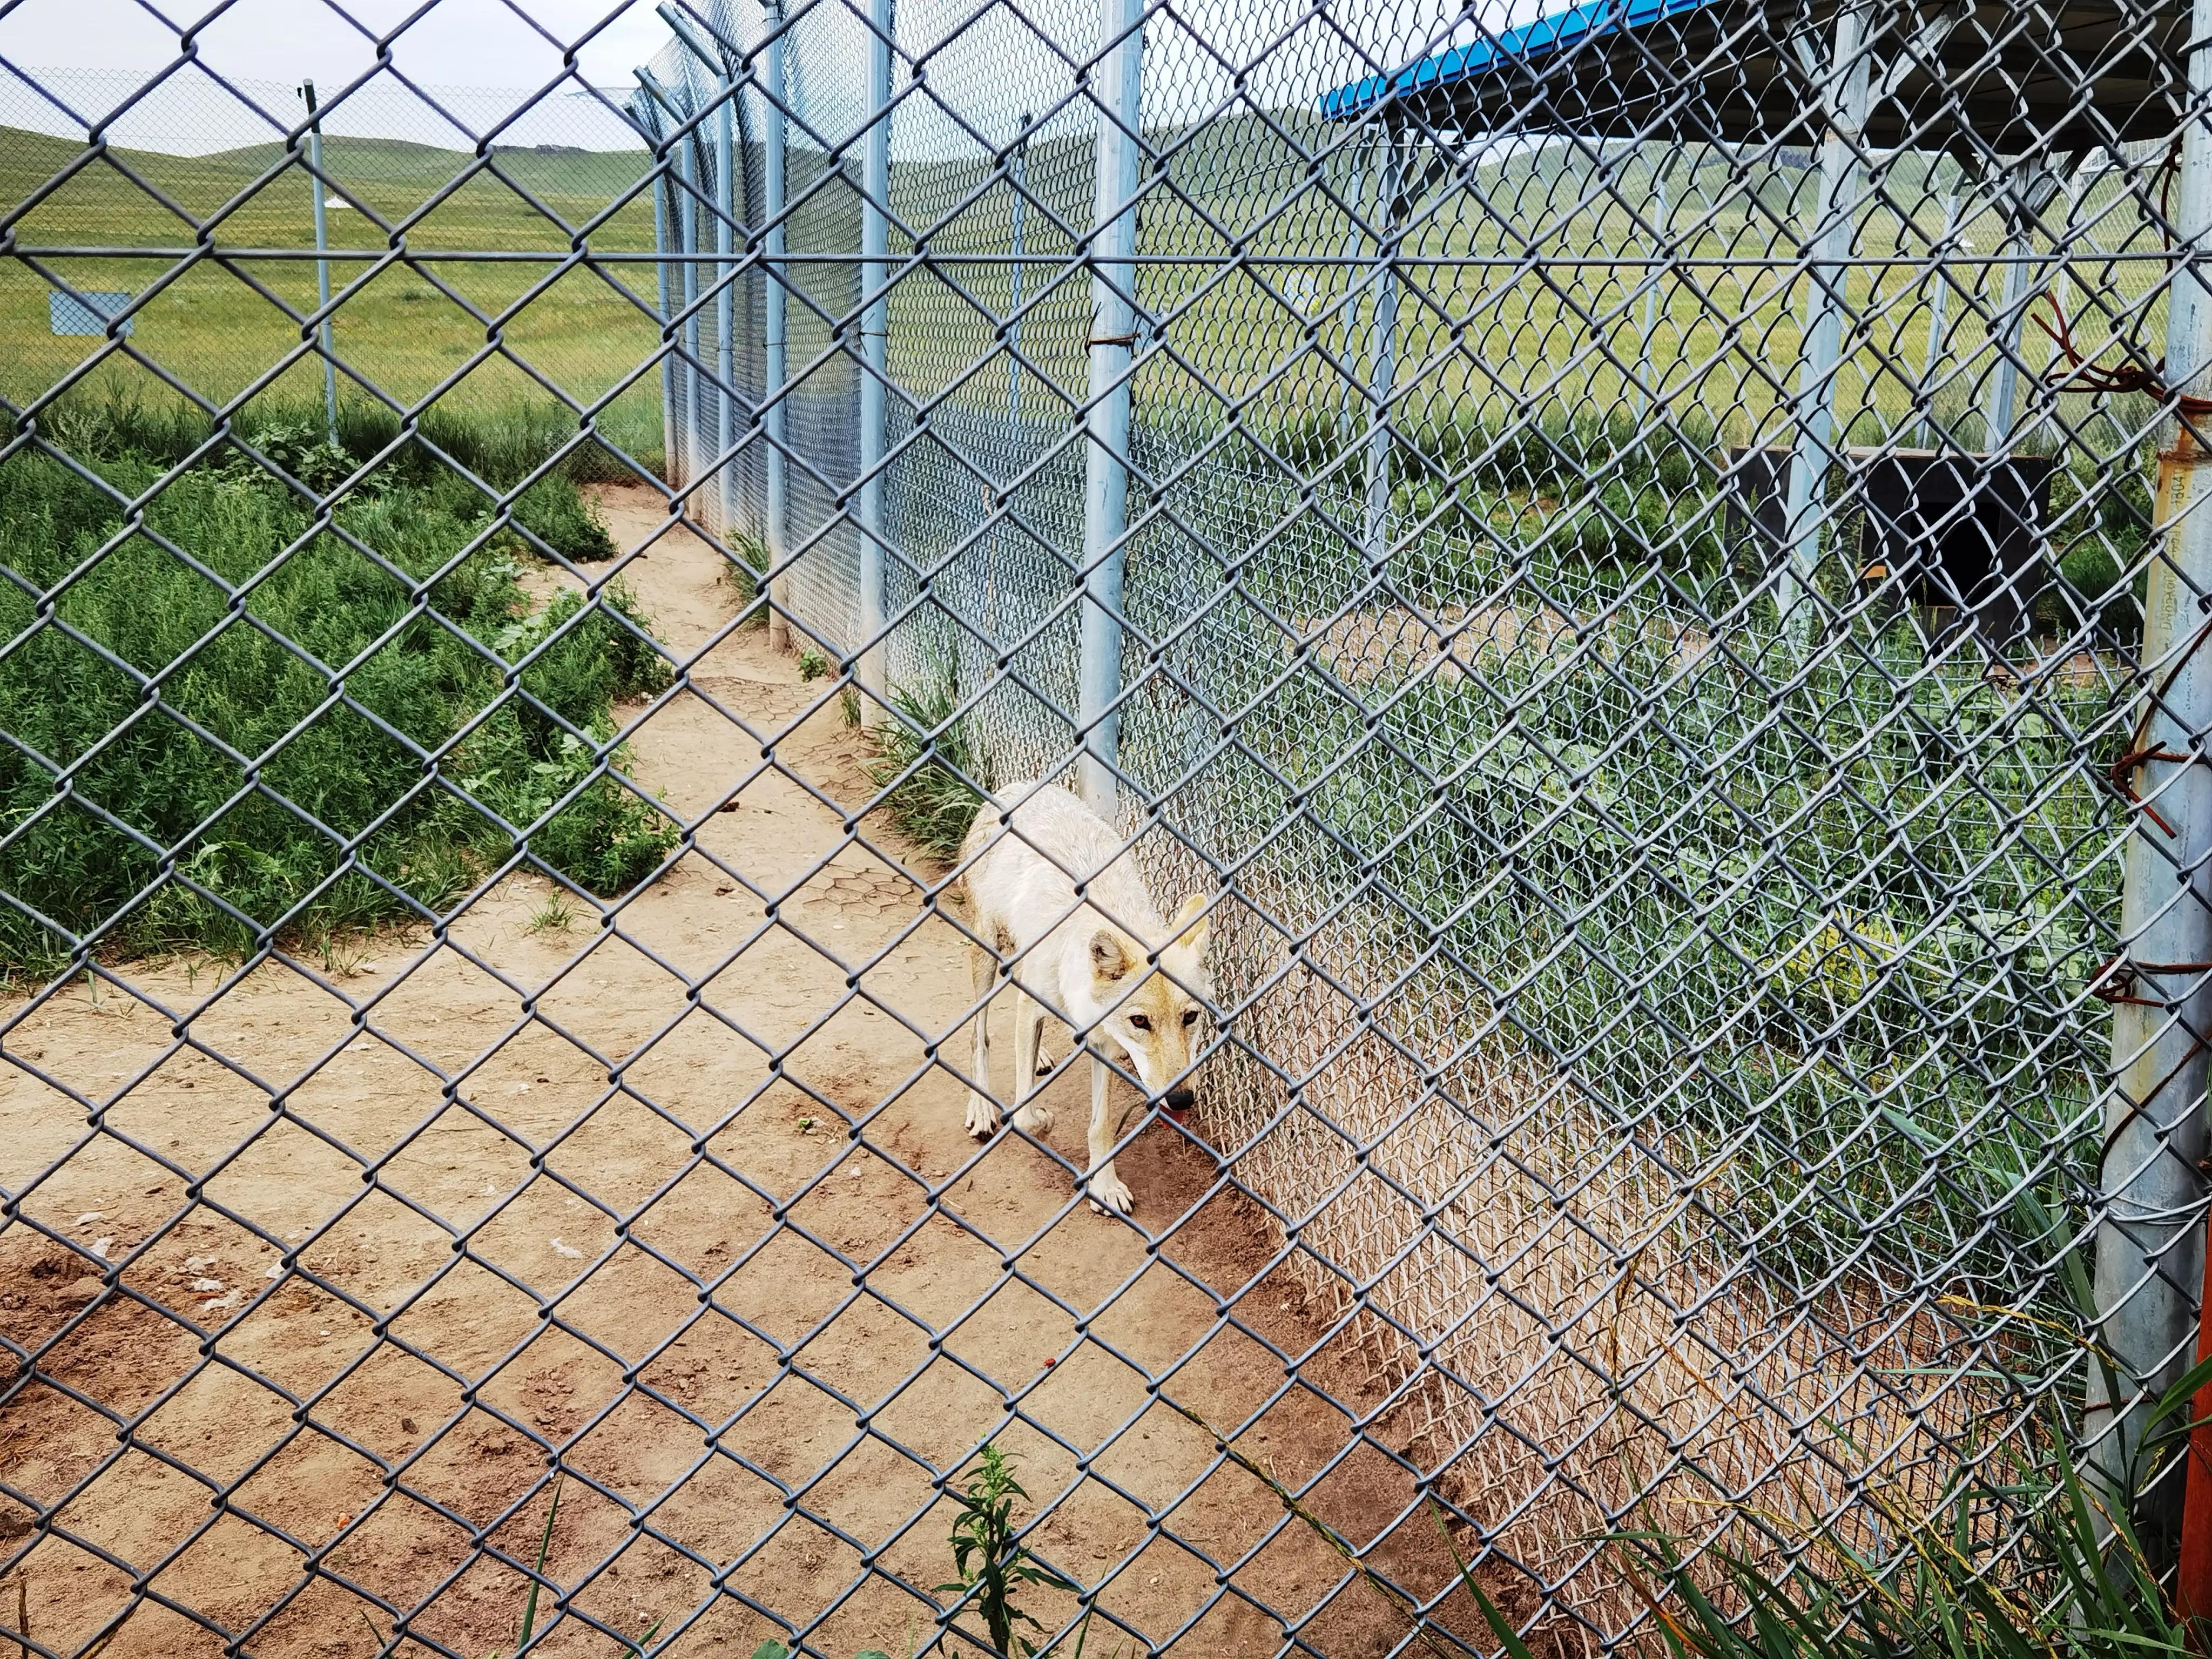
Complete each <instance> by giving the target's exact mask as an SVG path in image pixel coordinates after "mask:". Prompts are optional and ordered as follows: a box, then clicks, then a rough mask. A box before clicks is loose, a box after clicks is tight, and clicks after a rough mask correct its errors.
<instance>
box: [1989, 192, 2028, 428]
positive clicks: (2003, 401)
mask: <svg viewBox="0 0 2212 1659" xmlns="http://www.w3.org/2000/svg"><path fill="white" fill-rule="evenodd" d="M2040 173H2042V165H2041V163H2040V162H2039V161H2016V162H2015V163H2014V164H2013V165H2012V166H2011V167H2008V168H2006V169H2005V180H2004V191H2003V197H2004V216H2005V245H2004V246H2005V255H2006V260H2007V263H2006V264H2005V275H2004V299H2003V301H2002V302H2001V303H2000V304H1999V306H1998V307H1997V325H1996V329H1995V330H1994V331H1993V333H1994V335H1995V338H1994V340H1993V342H1992V343H1993V344H1994V345H1995V346H1996V354H1997V358H1996V371H1995V373H1994V374H1992V375H1991V376H1990V400H1989V404H1988V406H1987V408H1986V409H1985V410H1984V423H1985V427H1986V433H1985V436H1984V441H1983V447H1984V448H1985V449H1989V450H1992V451H1995V450H2000V449H2002V448H2003V447H2005V441H2006V440H2007V439H2008V438H2010V437H2011V436H2012V428H2013V422H2014V420H2015V415H2016V412H2017V410H2018V409H2019V406H2020V343H2021V323H2022V322H2023V321H2025V320H2026V318H2027V307H2028V304H2029V302H2030V299H2031V293H2030V289H2029V285H2028V279H2029V277H2030V276H2032V275H2033V271H2032V270H2030V258H2031V255H2032V254H2033V240H2032V238H2033V235H2034V228H2035V213H2034V210H2033V207H2032V206H2031V203H2030V198H2031V197H2032V196H2033V193H2034V191H2033V186H2034V183H2035V180H2036V179H2037V178H2038V177H2039V175H2040Z"/></svg>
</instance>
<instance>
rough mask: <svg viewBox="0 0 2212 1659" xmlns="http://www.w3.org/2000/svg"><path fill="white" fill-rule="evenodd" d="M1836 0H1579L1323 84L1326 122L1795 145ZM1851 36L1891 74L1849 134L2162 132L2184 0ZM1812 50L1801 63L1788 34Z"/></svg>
mask: <svg viewBox="0 0 2212 1659" xmlns="http://www.w3.org/2000/svg"><path fill="white" fill-rule="evenodd" d="M1842 3H1845V0H1583V3H1581V4H1579V5H1576V6H1571V7H1569V8H1568V9H1565V10H1564V11H1555V12H1551V13H1548V14H1547V15H1544V16H1541V17H1538V18H1536V19H1534V21H1530V22H1527V23H1522V24H1518V25H1516V27H1512V28H1510V29H1503V30H1499V31H1498V32H1496V33H1487V34H1485V35H1484V36H1483V37H1482V38H1481V39H1480V40H1474V41H1470V42H1468V44H1466V45H1464V46H1454V47H1453V48H1451V49H1450V50H1449V51H1448V52H1437V53H1435V54H1434V55H1432V56H1431V57H1427V58H1422V59H1421V60H1420V61H1419V63H1416V64H1408V65H1407V66H1406V67H1405V68H1403V69H1400V70H1393V71H1391V72H1390V73H1389V74H1387V75H1371V76H1367V77H1365V78H1364V79H1363V80H1358V81H1355V82H1351V83H1349V84H1348V85H1346V86H1341V87H1339V88H1335V89H1334V91H1332V92H1329V93H1327V94H1324V95H1323V96H1322V100H1321V112H1322V117H1323V118H1326V119H1328V120H1331V121H1344V120H1351V119H1354V118H1360V117H1364V116H1367V115H1369V114H1370V112H1376V111H1377V110H1380V111H1381V112H1383V115H1384V117H1385V118H1395V117H1397V116H1400V115H1402V116H1404V117H1406V118H1409V119H1413V120H1417V121H1419V123H1421V124H1422V125H1425V126H1426V127H1428V128H1430V129H1431V130H1432V131H1457V132H1460V133H1462V134H1474V133H1525V134H1530V135H1535V134H1547V133H1559V132H1574V133H1579V134H1583V135H1585V136H1589V137H1605V138H1661V139H1669V140H1673V141H1674V142H1678V143H1705V142H1712V141H1721V142H1725V143H1744V142H1746V141H1750V142H1753V143H1761V142H1763V143H1790V144H1802V143H1808V142H1812V141H1814V140H1816V139H1817V138H1818V137H1819V132H1818V129H1819V127H1820V124H1821V122H1822V121H1823V120H1824V119H1825V116H1826V109H1827V107H1828V98H1827V88H1826V69H1825V68H1824V67H1823V65H1824V64H1825V61H1826V58H1827V55H1828V52H1829V50H1830V44H1831V42H1830V36H1831V35H1832V32H1833V27H1834V22H1835V17H1836V13H1837V9H1838V5H1839V4H1842ZM1866 15H1867V22H1868V39H1867V46H1866V49H1867V51H1868V52H1869V54H1870V55H1871V56H1872V57H1873V58H1874V59H1875V63H1876V64H1877V65H1886V66H1889V67H1890V68H1891V69H1892V70H1893V73H1891V74H1889V75H1887V76H1882V77H1881V80H1880V81H1879V82H1878V84H1880V86H1881V93H1880V94H1879V95H1878V96H1877V97H1876V99H1875V105H1874V107H1873V108H1872V109H1871V110H1870V111H1869V116H1868V121H1867V126H1866V131H1865V134H1864V141H1865V142H1866V143H1869V144H1873V145H1876V146H1879V147H1882V148H1907V149H1949V148H1957V149H1960V150H1961V151H1962V152H1966V151H1973V152H1986V151H1988V150H1991V149H1994V150H1996V151H1997V152H1998V153H2000V154H2003V153H2010V152H2013V151H2026V150H2029V149H2036V150H2040V151H2044V152H2045V153H2049V152H2052V151H2060V150H2071V149H2087V148H2091V147H2094V146H2099V145H2102V144H2106V143H2114V142H2125V141H2130V140H2133V139H2139V138H2163V137H2168V136H2170V135H2171V134H2172V133H2173V132H2174V131H2176V130H2178V128H2179V125H2181V120H2182V117H2183V112H2184V110H2185V106H2187V105H2188V103H2189V101H2190V100H2189V93H2188V76H2187V74H2186V72H2185V68H2184V64H2183V52H2184V51H2185V46H2186V44H2187V40H2188V24H2189V7H2188V5H2187V4H2185V3H2184V0H2039V5H2038V7H2037V8H2036V10H2035V15H2034V18H2033V23H2032V24H2024V23H2023V20H2022V18H2021V11H2020V8H2019V6H2018V5H2017V4H2016V3H2015V0H1884V3H1882V4H1881V5H1878V6H1875V7H1871V8H1869V9H1868V11H1867V14H1866ZM1807 47H1809V48H1811V49H1812V51H1811V52H1810V54H1809V55H1810V57H1811V58H1812V59H1813V61H1812V63H1811V64H1809V65H1808V64H1807V63H1805V62H1802V61H1801V58H1800V52H1801V51H1802V49H1804V48H1807Z"/></svg>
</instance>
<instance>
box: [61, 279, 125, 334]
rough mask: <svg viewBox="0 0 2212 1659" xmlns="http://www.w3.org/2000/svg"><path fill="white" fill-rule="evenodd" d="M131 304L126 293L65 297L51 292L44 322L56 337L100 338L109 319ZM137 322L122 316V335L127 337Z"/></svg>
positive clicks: (71, 295) (105, 329)
mask: <svg viewBox="0 0 2212 1659" xmlns="http://www.w3.org/2000/svg"><path fill="white" fill-rule="evenodd" d="M130 303H131V296H130V295H128V294H95V293H89V292H88V293H84V294H64V293H63V292H62V291H61V289H52V290H50V291H49V292H48V293H47V295H46V320H47V322H48V324H49V325H51V326H52V329H53V331H54V332H55V333H57V334H91V335H103V334H106V332H107V325H108V320H109V319H111V318H112V317H114V316H115V315H116V313H118V312H120V311H121V310H122V309H123V308H124V307H125V306H128V305H129V304H130ZM136 323H137V319H136V318H131V317H125V319H123V331H124V333H125V334H129V333H130V332H131V329H132V328H133V327H134V326H135V325H136Z"/></svg>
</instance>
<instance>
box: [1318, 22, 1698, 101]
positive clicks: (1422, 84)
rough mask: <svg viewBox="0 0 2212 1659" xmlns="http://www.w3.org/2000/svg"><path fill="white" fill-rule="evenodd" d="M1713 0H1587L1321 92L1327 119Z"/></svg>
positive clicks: (1525, 59)
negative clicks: (1391, 72)
mask: <svg viewBox="0 0 2212 1659" xmlns="http://www.w3.org/2000/svg"><path fill="white" fill-rule="evenodd" d="M1713 3H1714V0H1584V3H1583V4H1582V5H1579V6H1576V7H1573V8H1571V9H1569V10H1566V11H1559V12H1553V13H1552V14H1551V15H1549V16H1546V17H1539V18H1537V19H1536V20H1535V21H1534V22H1530V23H1523V24H1522V25H1521V26H1520V27H1518V28H1511V29H1507V30H1505V31H1504V33H1498V34H1492V35H1486V36H1485V37H1484V38H1483V39H1481V40H1476V41H1473V42H1470V43H1469V44H1468V45H1467V46H1455V47H1453V48H1452V49H1451V50H1450V51H1449V52H1440V53H1438V54H1437V56H1436V57H1433V58H1423V59H1421V61H1420V62H1419V63H1418V64H1408V65H1407V67H1406V68H1404V69H1401V70H1398V71H1397V72H1396V73H1395V75H1370V76H1368V77H1367V78H1366V79H1365V80H1364V81H1354V82H1352V83H1351V84H1350V85H1349V86H1342V87H1339V88H1336V90H1335V91H1334V92H1329V93H1324V94H1322V100H1321V112H1322V119H1323V120H1327V121H1341V120H1344V119H1346V118H1347V117H1350V116H1354V115H1358V114H1362V113H1364V112H1366V111H1368V110H1370V109H1372V108H1373V107H1374V106H1376V105H1377V104H1379V103H1381V102H1382V101H1383V99H1384V98H1386V97H1388V96H1389V94H1392V93H1394V92H1395V93H1398V94H1406V93H1409V92H1417V91H1420V90H1423V89H1425V88H1430V87H1437V86H1443V85H1447V84H1449V83H1450V82H1454V81H1464V80H1468V79H1470V78H1471V77H1473V76H1476V75H1478V74H1480V73H1481V72H1482V71H1483V70H1486V69H1489V68H1492V67H1493V66H1494V65H1498V64H1525V63H1527V62H1528V60H1529V59H1531V58H1541V56H1543V54H1544V53H1546V52H1557V51H1558V50H1559V48H1560V47H1562V46H1571V45H1573V44H1574V43H1575V42H1576V41H1577V40H1588V39H1589V37H1590V36H1591V35H1593V34H1598V33H1602V32H1603V31H1605V30H1607V29H1632V28H1638V27H1642V26H1643V25H1644V24H1646V23H1651V22H1656V21H1658V20H1659V19H1660V18H1662V17H1671V16H1673V15H1675V14H1676V13H1678V12H1685V11H1695V10H1697V9H1698V8H1699V7H1700V6H1707V5H1711V4H1713Z"/></svg>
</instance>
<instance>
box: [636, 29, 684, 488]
mask: <svg viewBox="0 0 2212 1659" xmlns="http://www.w3.org/2000/svg"><path fill="white" fill-rule="evenodd" d="M637 77H638V82H639V85H640V87H641V88H642V89H641V91H640V92H639V93H638V94H637V96H636V97H635V99H634V100H632V101H631V104H630V113H631V114H632V115H633V116H635V118H636V119H637V124H638V125H639V126H640V127H641V128H642V129H644V131H645V132H646V135H647V137H649V138H651V139H652V141H653V153H654V155H656V156H658V157H659V166H658V167H656V168H655V170H654V173H653V252H654V253H655V254H656V255H658V256H659V257H658V258H655V259H654V261H653V276H654V279H655V282H656V283H657V285H658V288H659V302H660V312H659V316H660V447H661V461H660V470H661V473H662V475H663V477H664V480H665V482H666V483H675V482H676V466H677V459H676V449H677V444H678V441H679V440H678V434H677V430H676V360H675V358H674V356H672V355H671V353H670V351H669V349H668V348H669V345H670V343H671V341H670V333H669V322H668V319H669V317H670V315H671V307H670V304H669V301H670V297H671V292H672V290H673V288H674V286H675V285H674V283H673V282H672V280H671V277H672V273H671V271H670V270H669V268H668V238H669V227H668V221H669V211H668V208H669V203H668V167H667V157H666V155H665V151H664V149H663V146H662V142H661V131H662V129H661V125H660V115H659V106H658V105H657V103H656V102H655V100H654V99H653V94H652V92H651V90H650V88H649V87H648V86H647V82H650V80H651V78H652V77H651V76H650V74H649V72H648V71H647V70H638V71H637Z"/></svg>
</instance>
